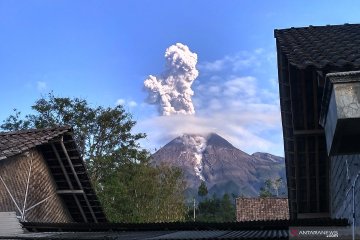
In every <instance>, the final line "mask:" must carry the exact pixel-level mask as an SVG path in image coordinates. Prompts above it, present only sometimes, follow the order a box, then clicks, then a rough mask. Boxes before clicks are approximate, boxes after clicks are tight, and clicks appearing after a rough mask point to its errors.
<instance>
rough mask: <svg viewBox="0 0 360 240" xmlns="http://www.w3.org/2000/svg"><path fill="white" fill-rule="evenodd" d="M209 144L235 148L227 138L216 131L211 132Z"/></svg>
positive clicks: (208, 137)
mask: <svg viewBox="0 0 360 240" xmlns="http://www.w3.org/2000/svg"><path fill="white" fill-rule="evenodd" d="M207 145H213V146H218V147H226V148H234V146H233V145H232V144H231V143H229V142H228V141H227V140H226V139H224V138H223V137H221V136H220V135H218V134H216V133H210V134H209V135H208V136H207Z"/></svg>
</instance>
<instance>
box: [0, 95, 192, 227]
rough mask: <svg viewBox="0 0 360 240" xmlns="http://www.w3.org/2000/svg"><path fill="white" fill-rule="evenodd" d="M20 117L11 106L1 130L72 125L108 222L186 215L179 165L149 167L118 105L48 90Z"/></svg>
mask: <svg viewBox="0 0 360 240" xmlns="http://www.w3.org/2000/svg"><path fill="white" fill-rule="evenodd" d="M31 108H32V110H33V111H34V114H29V115H27V116H25V117H22V116H21V113H20V112H19V111H16V110H14V114H13V115H10V116H9V117H8V118H7V119H6V120H5V121H4V122H3V124H2V125H1V126H0V127H1V129H3V130H5V131H15V130H21V129H29V128H45V127H54V126H59V125H70V126H72V127H73V131H74V139H75V140H76V142H77V145H78V148H79V151H80V153H81V155H82V157H83V159H84V160H85V163H86V165H87V168H88V172H89V176H90V179H91V180H92V183H93V186H94V188H95V190H96V192H97V194H98V196H99V199H100V201H101V202H102V205H103V207H104V210H105V213H106V214H107V216H108V219H109V220H110V221H123V222H125V221H126V222H155V221H178V220H183V219H184V216H185V215H186V211H185V204H184V201H185V200H184V198H183V191H184V188H185V183H184V180H183V179H184V178H183V175H182V173H181V171H180V170H179V169H174V168H171V167H169V166H164V165H163V166H157V167H153V166H151V165H150V164H149V157H150V154H149V153H148V152H147V151H145V150H143V149H141V148H140V145H139V143H138V140H140V139H142V138H144V137H145V134H143V133H138V134H133V133H131V130H132V128H133V127H134V125H135V121H133V120H132V118H131V115H130V114H128V113H126V112H125V110H124V109H123V107H122V106H120V105H118V106H116V107H114V108H110V107H109V108H104V107H101V106H99V107H91V106H90V105H89V104H88V103H87V101H86V100H84V99H80V98H73V99H71V98H60V97H55V96H54V94H53V93H50V94H49V95H48V96H47V98H45V97H43V98H41V99H39V100H37V101H36V102H35V104H34V105H33V106H32V107H31Z"/></svg>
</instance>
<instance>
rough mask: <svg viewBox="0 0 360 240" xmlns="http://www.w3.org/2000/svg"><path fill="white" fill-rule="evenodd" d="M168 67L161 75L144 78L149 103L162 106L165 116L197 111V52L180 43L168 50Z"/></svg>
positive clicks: (161, 111) (161, 109)
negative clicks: (195, 107)
mask: <svg viewBox="0 0 360 240" xmlns="http://www.w3.org/2000/svg"><path fill="white" fill-rule="evenodd" d="M165 59H166V69H165V71H164V73H163V74H161V75H160V76H153V75H149V77H148V78H147V79H146V80H145V81H144V86H145V89H146V90H147V92H148V93H149V96H148V99H147V101H148V103H150V104H157V105H159V112H160V114H162V115H165V116H169V115H176V114H185V115H191V114H194V113H195V109H194V105H193V103H192V99H191V97H192V96H193V95H194V91H193V90H192V89H191V85H192V83H193V82H194V80H195V79H196V78H197V76H198V75H199V72H198V70H197V69H196V63H197V55H196V53H193V52H191V51H190V50H189V48H188V47H187V46H186V45H184V44H181V43H176V44H175V45H172V46H170V47H169V48H167V49H166V52H165Z"/></svg>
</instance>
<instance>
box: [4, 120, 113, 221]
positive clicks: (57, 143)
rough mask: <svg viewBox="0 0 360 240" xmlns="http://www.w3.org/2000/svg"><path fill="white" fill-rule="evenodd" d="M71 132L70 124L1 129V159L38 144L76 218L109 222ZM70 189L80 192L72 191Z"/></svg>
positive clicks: (63, 197) (78, 219)
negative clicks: (20, 129)
mask: <svg viewBox="0 0 360 240" xmlns="http://www.w3.org/2000/svg"><path fill="white" fill-rule="evenodd" d="M68 133H69V134H68ZM71 133H72V128H71V127H69V126H63V127H54V128H46V129H32V130H22V131H16V132H3V133H0V160H3V159H7V158H10V157H12V156H14V155H17V154H20V153H23V152H25V151H27V150H30V149H32V148H35V147H36V148H37V149H38V150H39V151H40V152H41V153H42V155H43V158H44V160H45V161H46V163H47V165H48V167H49V170H50V172H51V174H52V177H53V179H54V181H55V183H56V185H57V190H58V191H57V194H58V195H60V196H61V197H62V199H63V201H64V203H65V206H66V207H67V209H68V212H69V213H70V214H71V216H72V218H73V220H74V221H75V222H107V220H106V216H105V215H104V212H103V210H102V207H101V205H100V202H99V201H98V198H97V196H96V194H95V192H94V189H93V187H92V185H91V183H90V179H89V176H88V174H87V171H86V168H85V164H84V162H83V159H82V157H81V156H80V153H79V152H78V150H77V146H76V143H75V141H74V139H73V136H72V134H71ZM60 136H61V138H60ZM22 191H23V190H22ZM69 191H70V193H71V191H79V192H80V193H78V194H75V193H74V194H73V193H71V194H69Z"/></svg>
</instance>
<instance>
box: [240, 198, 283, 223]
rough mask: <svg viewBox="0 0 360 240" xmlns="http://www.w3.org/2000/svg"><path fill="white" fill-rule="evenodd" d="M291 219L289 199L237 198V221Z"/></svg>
mask: <svg viewBox="0 0 360 240" xmlns="http://www.w3.org/2000/svg"><path fill="white" fill-rule="evenodd" d="M278 219H289V207H288V199H287V198H270V197H268V198H237V199H236V220H237V221H259V220H278Z"/></svg>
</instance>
